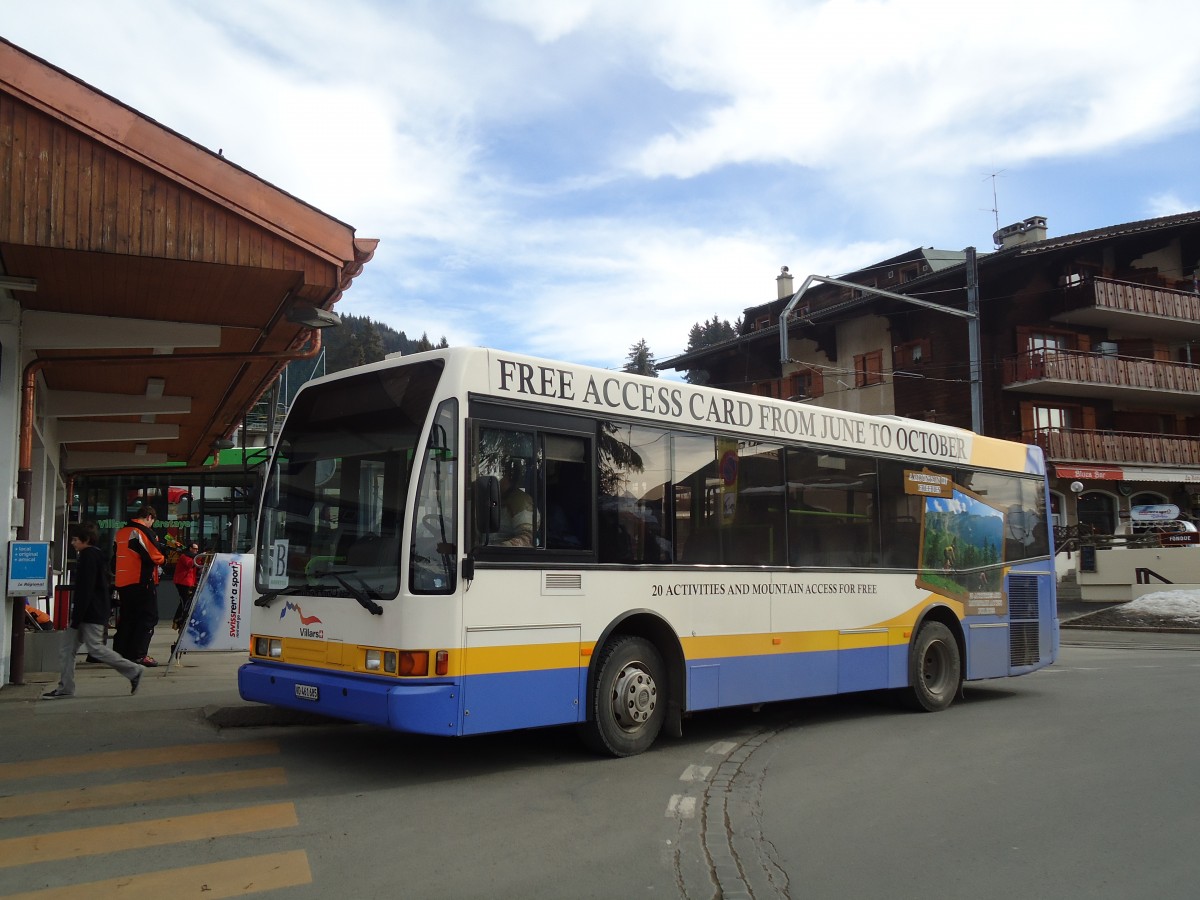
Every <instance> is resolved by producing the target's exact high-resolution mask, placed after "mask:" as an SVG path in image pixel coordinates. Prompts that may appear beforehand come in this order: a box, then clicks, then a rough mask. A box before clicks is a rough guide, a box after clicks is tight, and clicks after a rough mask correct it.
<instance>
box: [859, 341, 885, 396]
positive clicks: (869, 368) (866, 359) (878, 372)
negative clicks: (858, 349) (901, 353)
mask: <svg viewBox="0 0 1200 900" xmlns="http://www.w3.org/2000/svg"><path fill="white" fill-rule="evenodd" d="M869 384H883V351H882V350H872V351H871V352H870V353H860V354H859V355H858V356H856V357H854V386H855V387H866V386H867V385H869Z"/></svg>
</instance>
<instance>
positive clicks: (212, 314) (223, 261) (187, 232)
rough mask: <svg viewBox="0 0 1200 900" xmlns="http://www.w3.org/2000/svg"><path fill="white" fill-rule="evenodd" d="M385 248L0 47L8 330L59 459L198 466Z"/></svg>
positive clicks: (34, 420) (33, 414) (3, 314)
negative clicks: (15, 331) (13, 325)
mask: <svg viewBox="0 0 1200 900" xmlns="http://www.w3.org/2000/svg"><path fill="white" fill-rule="evenodd" d="M376 243H377V242H376V241H374V240H364V239H358V238H356V237H355V235H354V229H353V228H351V227H350V226H349V225H346V224H345V223H343V222H340V221H338V220H337V219H334V218H333V217H332V216H329V215H327V214H325V213H323V212H321V211H320V210H318V209H315V208H313V207H312V206H309V205H308V204H306V203H304V202H303V201H301V200H299V199H297V198H296V197H293V196H291V195H290V194H287V193H285V192H284V191H282V190H280V189H278V188H276V187H274V186H273V185H270V184H268V183H266V182H264V181H263V180H262V179H260V178H258V177H257V176H255V175H253V174H252V173H250V172H248V171H246V170H245V169H242V168H241V167H239V166H237V165H236V164H234V163H232V162H230V161H229V160H227V159H225V158H224V157H223V156H222V155H221V154H220V153H219V152H213V151H211V150H209V149H207V148H205V147H201V146H200V145H198V144H196V143H194V142H192V141H190V140H188V139H187V138H186V137H184V136H183V135H180V134H178V133H176V132H174V131H171V130H170V129H169V128H166V127H164V126H163V125H161V124H159V123H158V122H155V121H154V120H152V119H149V118H147V117H146V116H144V115H142V114H141V113H139V112H138V111H137V110H134V109H131V108H130V107H128V106H126V105H124V104H123V103H121V102H120V101H118V100H116V99H114V98H113V97H110V96H108V95H106V94H103V93H101V92H100V91H97V90H96V89H95V88H93V87H91V86H90V85H87V84H85V83H83V82H82V81H80V80H78V79H77V78H74V77H73V76H71V75H70V74H68V73H67V72H64V71H63V70H61V69H58V68H56V67H55V66H53V65H51V64H50V63H48V62H46V61H44V60H41V59H38V58H37V57H35V56H32V55H30V54H28V53H26V52H25V51H23V50H21V49H20V48H19V47H16V46H14V45H13V44H11V43H8V42H7V41H4V40H3V39H0V323H3V322H19V323H20V327H21V335H22V337H21V343H22V347H21V352H22V354H23V358H22V365H23V366H25V376H24V377H25V380H26V383H27V391H26V394H27V396H26V397H25V398H24V399H23V400H22V403H23V404H24V413H25V415H26V420H25V421H24V422H23V423H22V425H21V431H22V438H23V440H26V441H27V440H30V439H31V435H30V434H29V432H30V431H31V430H36V432H37V436H38V437H40V438H41V439H42V441H43V444H44V445H45V446H47V447H52V446H54V445H57V447H58V448H59V452H58V453H55V456H57V457H59V458H60V459H61V466H62V471H64V472H78V471H87V470H95V469H111V468H140V467H144V466H147V465H155V464H159V463H163V462H174V463H182V464H183V465H186V466H191V467H196V466H200V465H202V464H203V463H204V461H205V459H206V458H207V457H208V456H209V454H210V453H211V452H212V448H213V446H214V442H216V443H217V444H220V442H221V440H222V439H223V438H226V437H228V436H229V435H230V434H231V433H232V432H233V430H234V429H235V428H236V426H237V424H238V422H239V420H240V417H241V415H242V414H243V412H244V411H245V410H246V409H248V408H249V407H250V406H251V405H253V403H254V402H255V400H256V399H257V398H258V397H259V396H260V395H262V394H263V392H264V391H265V390H267V389H268V388H269V387H270V386H271V385H272V384H273V382H274V379H275V377H276V375H277V374H278V373H279V371H280V370H281V369H282V367H283V366H284V365H286V363H287V361H288V360H289V359H290V358H296V357H298V356H302V355H305V354H306V353H309V352H315V350H316V346H317V341H318V340H319V332H317V331H316V330H315V327H319V325H320V324H321V320H322V319H325V320H328V319H330V318H333V317H331V316H329V315H328V313H327V312H326V311H328V310H330V309H331V308H332V307H333V305H334V304H335V303H336V302H337V300H338V299H339V298H340V297H341V295H342V292H343V291H345V290H346V288H347V287H348V286H349V284H350V282H351V280H352V279H353V278H354V277H355V276H356V275H358V274H359V272H361V270H362V268H363V266H364V265H365V263H366V262H367V261H368V260H369V259H370V258H371V256H372V254H373V253H374V250H375V245H376ZM18 317H19V318H18ZM5 352H6V353H7V352H8V348H6V349H5ZM4 424H5V425H6V427H7V425H8V423H4ZM51 452H53V451H51ZM22 463H23V465H24V463H25V460H22Z"/></svg>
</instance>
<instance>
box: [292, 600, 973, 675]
mask: <svg viewBox="0 0 1200 900" xmlns="http://www.w3.org/2000/svg"><path fill="white" fill-rule="evenodd" d="M932 603H937V604H940V605H942V606H945V607H948V608H949V609H950V610H951V611H953V612H954V614H955V616H956V617H957V618H959V619H960V620H961V619H962V618H963V616H964V615H965V612H966V611H965V607H964V606H963V604H962V603H960V602H958V601H956V600H949V599H946V598H944V597H940V596H936V595H934V594H929V595H927V596H926V597H925V598H924V599H923V600H922V601H921V602H919V603H916V604H914V605H913V606H911V607H909V608H908V609H906V610H904V611H903V612H900V613H897V614H896V615H895V616H893V617H891V618H890V619H886V620H883V621H880V622H868V623H863V624H861V625H855V626H853V627H850V626H847V627H846V628H841V629H838V628H827V629H822V630H815V631H777V632H754V633H750V634H723V635H703V636H698V637H683V636H681V637H680V643H681V644H682V645H683V652H684V655H685V656H686V657H687V658H688V659H689V660H692V659H720V658H728V657H734V656H770V655H777V654H782V653H818V652H827V651H831V650H838V649H847V648H853V647H877V646H879V645H880V644H881V643H887V644H896V645H901V644H906V643H908V640H909V637H910V632H911V629H912V626H913V623H914V622H916V620H917V617H918V615H919V614H920V613H921V611H922V610H924V609H925V608H926V607H928V606H929V605H930V604H932ZM873 629H878V630H879V631H878V632H874V631H873ZM300 643H303V644H304V645H305V646H304V652H303V653H301V654H297V653H295V652H293V651H294V649H295V648H296V646H297V645H298V644H300ZM595 650H596V645H595V642H594V641H584V642H582V643H575V642H570V643H555V644H506V645H503V646H492V647H470V648H468V649H466V650H456V649H447V652H448V654H449V667H448V669H447V673H446V674H447V676H448V677H451V678H455V677H459V676H472V675H496V674H503V673H505V672H538V671H546V670H550V669H569V668H575V667H585V668H586V667H587V665H588V664H589V662H590V660H591V656H592V654H593V653H594V652H595ZM327 657H328V653H327V651H326V650H325V649H324V643H323V642H321V641H312V640H308V641H303V642H301V641H297V640H295V639H285V641H284V657H283V658H284V660H285V661H286V662H289V663H297V664H301V665H309V666H312V667H313V668H321V669H328V670H332V671H345V670H346V666H339V665H334V664H331V663H330V662H329V661H328V659H327ZM430 665H431V666H432V662H431V663H430ZM418 680H419V679H418V678H403V677H402V678H397V679H396V681H397V683H398V684H403V683H409V684H411V683H414V682H416V681H418Z"/></svg>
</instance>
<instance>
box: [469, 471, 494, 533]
mask: <svg viewBox="0 0 1200 900" xmlns="http://www.w3.org/2000/svg"><path fill="white" fill-rule="evenodd" d="M475 530H476V531H477V532H479V533H480V534H492V533H494V532H497V531H499V530H500V479H499V478H497V477H496V476H495V475H480V476H479V478H477V479H476V480H475Z"/></svg>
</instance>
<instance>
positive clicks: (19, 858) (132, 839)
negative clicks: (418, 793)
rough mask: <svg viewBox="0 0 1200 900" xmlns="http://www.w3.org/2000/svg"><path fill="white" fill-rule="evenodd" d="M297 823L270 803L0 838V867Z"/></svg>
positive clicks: (289, 809) (287, 809) (284, 808)
mask: <svg viewBox="0 0 1200 900" xmlns="http://www.w3.org/2000/svg"><path fill="white" fill-rule="evenodd" d="M298 824H299V820H298V818H297V817H296V807H295V804H293V803H273V804H268V805H265V806H249V807H243V808H241V809H230V810H222V811H220V812H213V813H200V814H198V815H193V816H176V817H172V818H169V819H152V820H149V821H145V822H130V823H125V824H119V825H101V826H97V827H94V828H78V829H75V830H73V831H58V832H53V833H51V834H34V835H29V836H27V837H19V838H8V839H6V840H0V869H3V868H10V867H12V866H26V865H34V864H37V863H44V862H52V861H54V860H59V859H72V858H74V857H79V856H94V855H97V854H101V853H118V852H120V851H122V850H138V849H142V848H144V847H158V846H163V845H165V844H177V843H182V842H184V841H198V840H205V839H209V838H217V837H228V836H229V835H234V834H249V833H251V832H255V831H269V830H271V829H274V828H294V827H296V826H297V825H298Z"/></svg>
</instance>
